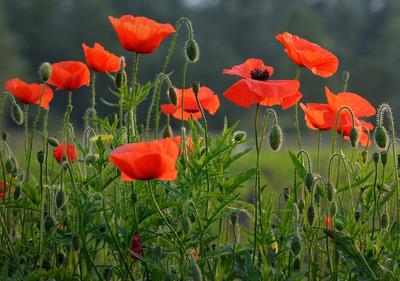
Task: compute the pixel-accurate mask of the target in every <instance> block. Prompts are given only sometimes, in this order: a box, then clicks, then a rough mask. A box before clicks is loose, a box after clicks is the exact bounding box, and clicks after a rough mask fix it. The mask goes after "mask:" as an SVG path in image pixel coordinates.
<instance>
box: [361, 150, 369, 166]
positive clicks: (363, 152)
mask: <svg viewBox="0 0 400 281" xmlns="http://www.w3.org/2000/svg"><path fill="white" fill-rule="evenodd" d="M361 157H362V162H363V164H365V163H367V160H368V150H363V151H362V152H361Z"/></svg>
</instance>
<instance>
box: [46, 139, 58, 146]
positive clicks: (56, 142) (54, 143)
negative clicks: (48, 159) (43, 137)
mask: <svg viewBox="0 0 400 281" xmlns="http://www.w3.org/2000/svg"><path fill="white" fill-rule="evenodd" d="M47 143H48V144H49V145H51V146H53V147H57V146H59V145H60V143H59V141H58V140H57V139H56V138H50V137H48V138H47Z"/></svg>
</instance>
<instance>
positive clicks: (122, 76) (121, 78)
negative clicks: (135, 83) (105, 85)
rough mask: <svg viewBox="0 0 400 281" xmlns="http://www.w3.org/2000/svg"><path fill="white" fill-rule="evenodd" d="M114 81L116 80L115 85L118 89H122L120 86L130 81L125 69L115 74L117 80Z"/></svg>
mask: <svg viewBox="0 0 400 281" xmlns="http://www.w3.org/2000/svg"><path fill="white" fill-rule="evenodd" d="M114 82H115V87H117V88H118V89H120V88H122V87H124V86H126V84H127V82H128V81H127V76H126V72H125V70H123V71H122V72H121V71H118V72H117V73H116V74H115V80H114Z"/></svg>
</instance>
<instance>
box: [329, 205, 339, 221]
mask: <svg viewBox="0 0 400 281" xmlns="http://www.w3.org/2000/svg"><path fill="white" fill-rule="evenodd" d="M337 211H338V205H337V203H336V201H332V202H331V205H330V206H329V217H331V218H334V217H335V216H336V214H337Z"/></svg>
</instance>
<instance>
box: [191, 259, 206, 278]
mask: <svg viewBox="0 0 400 281" xmlns="http://www.w3.org/2000/svg"><path fill="white" fill-rule="evenodd" d="M190 261H191V267H190V277H191V279H190V280H193V281H202V280H203V274H202V273H201V269H200V267H199V266H198V265H197V263H196V260H195V259H194V257H193V255H190Z"/></svg>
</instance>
